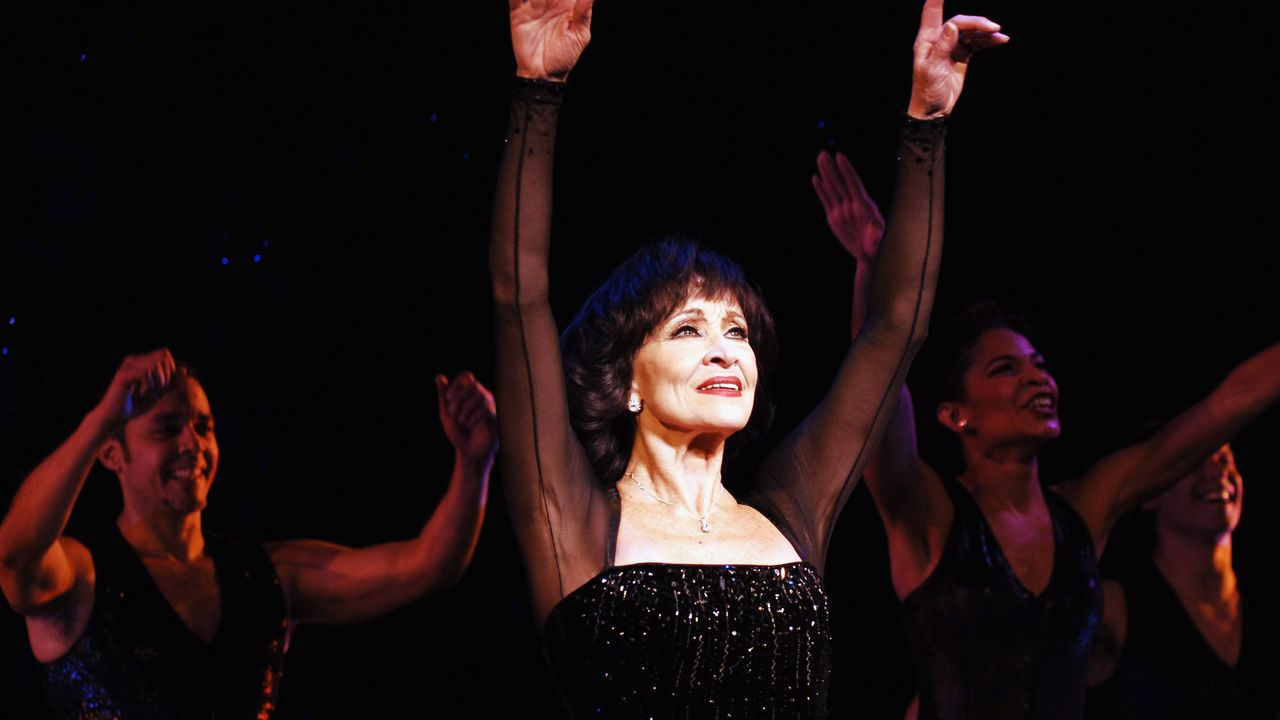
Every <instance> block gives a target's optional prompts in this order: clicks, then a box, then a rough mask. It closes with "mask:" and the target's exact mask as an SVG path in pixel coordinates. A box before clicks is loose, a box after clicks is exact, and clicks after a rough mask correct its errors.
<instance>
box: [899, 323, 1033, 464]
mask: <svg viewBox="0 0 1280 720" xmlns="http://www.w3.org/2000/svg"><path fill="white" fill-rule="evenodd" d="M997 328H1005V329H1008V330H1012V331H1014V332H1016V333H1018V334H1019V335H1022V336H1023V337H1026V336H1028V335H1029V334H1030V333H1031V327H1030V325H1028V323H1027V321H1026V320H1025V319H1024V318H1022V317H1021V316H1020V315H1012V314H1010V313H1007V312H1005V311H1004V309H1003V308H1001V307H1000V306H999V305H998V304H996V302H995V301H994V300H976V301H974V302H971V303H969V304H967V305H965V306H963V307H961V308H960V309H959V310H958V311H956V312H955V314H953V315H951V316H950V317H948V318H947V319H946V320H945V321H943V322H942V323H939V324H936V325H935V326H934V327H933V328H932V329H930V331H929V339H928V340H926V341H925V344H924V347H922V348H920V356H919V358H918V359H917V360H916V362H915V365H914V366H913V368H912V379H911V383H910V384H911V392H912V395H913V400H914V401H915V406H916V427H917V428H921V429H924V428H927V430H925V432H924V433H922V434H921V435H922V439H925V440H926V442H929V443H930V444H931V445H932V446H933V447H935V448H937V450H938V451H939V458H938V462H937V463H936V464H937V465H939V466H940V467H939V468H938V471H939V473H941V474H943V475H955V474H958V473H959V472H961V471H963V470H964V460H963V458H962V456H961V453H960V443H959V441H958V440H957V439H956V438H955V437H954V436H953V435H952V434H951V433H950V432H949V431H947V430H946V429H945V428H943V427H942V425H941V424H940V423H939V422H938V419H937V417H936V414H937V410H938V405H939V404H941V403H943V402H948V401H955V400H963V399H964V375H965V373H966V372H968V371H969V368H970V367H971V366H972V365H973V351H974V348H975V347H976V346H977V344H978V338H980V337H981V336H982V333H984V332H986V331H988V330H994V329H997Z"/></svg>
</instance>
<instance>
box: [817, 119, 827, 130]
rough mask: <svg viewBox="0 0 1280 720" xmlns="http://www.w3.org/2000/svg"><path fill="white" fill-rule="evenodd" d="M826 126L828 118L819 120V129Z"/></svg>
mask: <svg viewBox="0 0 1280 720" xmlns="http://www.w3.org/2000/svg"><path fill="white" fill-rule="evenodd" d="M826 126H827V121H826V120H819V121H818V129H819V130H822V129H823V128H825V127H826Z"/></svg>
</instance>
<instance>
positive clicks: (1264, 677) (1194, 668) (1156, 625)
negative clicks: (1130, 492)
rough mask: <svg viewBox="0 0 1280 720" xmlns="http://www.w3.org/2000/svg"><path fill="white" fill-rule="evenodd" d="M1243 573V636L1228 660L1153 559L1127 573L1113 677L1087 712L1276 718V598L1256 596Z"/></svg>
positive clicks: (1095, 693)
mask: <svg viewBox="0 0 1280 720" xmlns="http://www.w3.org/2000/svg"><path fill="white" fill-rule="evenodd" d="M1246 580H1247V578H1241V579H1240V582H1241V599H1240V602H1241V613H1242V616H1243V622H1244V630H1243V632H1244V637H1243V641H1242V644H1241V646H1240V658H1239V661H1238V662H1237V663H1236V665H1235V666H1231V665H1228V664H1227V663H1226V662H1224V661H1223V660H1222V658H1221V657H1219V656H1218V654H1217V653H1216V652H1215V651H1214V650H1213V648H1211V647H1210V646H1209V644H1208V643H1206V642H1205V640H1204V637H1203V636H1201V635H1200V631H1199V630H1198V629H1196V625H1195V622H1194V621H1192V619H1191V617H1190V616H1188V615H1187V612H1186V610H1185V609H1184V608H1183V606H1182V603H1181V602H1180V601H1179V600H1178V596H1177V595H1176V594H1175V593H1174V591H1173V588H1171V587H1169V582H1168V581H1167V580H1165V578H1164V575H1162V574H1161V573H1160V571H1159V569H1157V568H1156V566H1155V564H1154V563H1151V562H1147V563H1142V564H1141V566H1140V567H1137V568H1134V570H1133V572H1131V573H1130V574H1128V575H1126V577H1125V578H1124V580H1123V582H1122V584H1123V586H1124V595H1125V605H1126V607H1127V608H1128V622H1127V630H1126V633H1125V641H1124V649H1123V650H1122V651H1121V653H1120V658H1119V660H1118V661H1117V663H1116V669H1115V672H1114V674H1112V676H1111V678H1110V679H1109V680H1108V681H1106V682H1104V683H1102V684H1101V685H1099V686H1097V687H1095V688H1090V690H1089V698H1088V705H1087V711H1086V713H1085V717H1086V718H1089V720H1113V719H1114V720H1131V719H1132V720H1137V719H1139V718H1161V720H1183V719H1184V718H1185V719H1186V720H1192V719H1193V718H1194V720H1228V719H1230V720H1237V719H1238V720H1244V719H1246V718H1260V719H1262V720H1272V719H1273V718H1275V717H1276V715H1277V712H1280V682H1277V675H1276V673H1277V671H1280V620H1278V619H1277V615H1276V613H1275V611H1274V609H1273V608H1274V607H1275V606H1274V604H1270V603H1258V602H1252V601H1250V598H1251V597H1253V596H1251V595H1247V594H1245V593H1244V591H1245V590H1248V589H1249V587H1250V586H1249V585H1247V584H1246V582H1245V581H1246Z"/></svg>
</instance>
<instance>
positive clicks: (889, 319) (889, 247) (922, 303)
mask: <svg viewBox="0 0 1280 720" xmlns="http://www.w3.org/2000/svg"><path fill="white" fill-rule="evenodd" d="M945 132H946V131H945V126H944V124H943V122H942V121H941V120H934V121H927V122H921V121H915V120H911V119H908V120H907V126H906V128H904V130H903V131H902V134H901V137H900V145H899V151H898V173H897V183H896V187H895V190H894V203H893V209H892V211H891V213H890V216H889V224H888V231H887V232H886V234H885V238H884V242H883V244H882V246H881V251H880V262H879V264H878V266H877V267H876V274H875V278H874V280H873V282H872V287H871V300H870V305H869V307H868V310H867V321H866V324H865V325H864V326H863V329H862V331H861V332H860V333H859V334H858V337H856V338H855V339H854V341H853V344H852V346H851V347H850V348H849V353H848V355H846V356H845V359H844V363H843V365H842V366H841V368H840V371H839V373H838V374H837V376H836V379H835V383H834V384H833V385H832V387H831V389H830V390H828V391H827V394H826V396H825V397H824V398H823V400H822V402H821V403H820V404H819V405H818V407H817V408H816V409H815V410H814V411H813V412H812V413H810V415H809V416H808V417H807V418H806V419H805V420H804V422H802V423H801V424H800V426H799V427H797V428H796V429H795V430H794V431H793V432H792V433H791V434H790V435H789V436H788V437H787V438H786V440H785V441H784V442H783V443H782V444H781V445H780V446H779V447H778V448H776V449H775V450H774V451H773V452H772V453H770V455H769V457H768V458H767V459H766V461H765V462H764V464H763V465H762V466H761V470H760V474H759V476H758V478H757V483H756V487H755V489H754V491H753V495H752V496H751V502H752V504H753V505H755V506H756V507H758V508H760V509H761V510H762V511H763V512H764V513H765V514H767V515H769V516H770V517H771V518H772V519H773V520H774V521H775V523H777V524H778V526H779V528H780V529H781V530H782V531H783V532H784V533H786V534H787V535H788V539H790V540H791V542H792V544H793V545H795V547H796V548H797V550H798V551H799V552H800V553H801V555H802V557H803V558H804V559H805V560H808V561H809V562H811V563H813V564H814V565H815V566H816V567H818V568H819V569H820V570H821V569H822V568H823V567H824V564H825V562H826V553H827V544H828V542H829V541H830V538H831V532H832V530H833V528H834V527H835V521H836V518H837V517H838V515H839V513H840V510H841V508H843V507H844V503H845V501H846V500H847V499H848V498H849V494H850V493H851V492H852V491H853V486H854V484H855V483H856V480H857V478H858V476H859V475H860V474H861V473H862V468H863V465H865V464H866V461H867V459H868V457H869V456H870V452H869V451H870V450H872V449H874V447H875V443H876V442H878V441H879V438H880V435H881V433H882V432H883V431H884V428H885V425H886V424H887V422H888V420H889V418H890V416H891V415H892V413H893V408H894V404H895V401H896V399H897V397H898V391H899V388H901V386H902V383H903V381H904V379H905V378H906V374H907V368H908V367H909V366H910V364H911V360H912V358H913V357H914V356H915V353H916V350H917V349H918V348H919V347H920V344H921V343H922V342H923V341H924V336H925V332H926V328H927V325H928V318H929V312H930V309H931V308H932V305H933V292H934V285H935V283H936V280H937V275H938V265H939V261H940V259H941V251H942V201H943V192H942V191H943V156H944V139H945Z"/></svg>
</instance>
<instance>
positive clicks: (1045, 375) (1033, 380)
mask: <svg viewBox="0 0 1280 720" xmlns="http://www.w3.org/2000/svg"><path fill="white" fill-rule="evenodd" d="M1022 378H1023V382H1025V383H1027V384H1029V385H1049V384H1050V383H1052V382H1053V376H1052V375H1050V374H1049V371H1048V370H1045V369H1044V368H1042V367H1036V366H1035V365H1034V364H1032V363H1027V365H1026V369H1025V370H1024V371H1023V373H1022Z"/></svg>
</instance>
